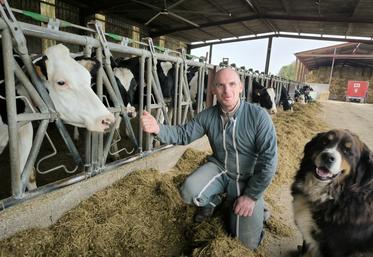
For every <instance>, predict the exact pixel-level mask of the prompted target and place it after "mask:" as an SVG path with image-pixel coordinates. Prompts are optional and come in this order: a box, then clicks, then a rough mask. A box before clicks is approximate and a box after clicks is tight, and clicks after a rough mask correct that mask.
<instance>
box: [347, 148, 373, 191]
mask: <svg viewBox="0 0 373 257" xmlns="http://www.w3.org/2000/svg"><path fill="white" fill-rule="evenodd" d="M351 189H352V190H353V191H354V192H358V193H359V194H361V195H362V196H363V197H367V196H369V195H371V194H372V193H373V154H372V152H371V151H370V150H369V148H368V147H367V146H366V145H365V144H363V150H362V152H361V156H360V159H359V162H358V164H357V168H356V174H355V176H354V182H353V184H352V185H351Z"/></svg>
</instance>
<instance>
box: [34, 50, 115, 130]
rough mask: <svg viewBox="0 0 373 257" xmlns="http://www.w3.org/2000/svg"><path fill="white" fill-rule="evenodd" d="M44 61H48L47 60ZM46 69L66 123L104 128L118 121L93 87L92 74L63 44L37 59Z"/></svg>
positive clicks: (51, 93) (55, 103) (50, 93)
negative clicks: (39, 59)
mask: <svg viewBox="0 0 373 257" xmlns="http://www.w3.org/2000/svg"><path fill="white" fill-rule="evenodd" d="M43 62H44V63H43ZM36 65H37V66H39V68H40V70H41V71H42V72H43V74H44V76H45V78H46V80H47V82H48V83H46V85H47V88H48V91H49V95H50V97H51V99H52V101H53V103H54V105H55V107H56V110H57V112H58V113H59V114H60V115H61V119H63V120H64V121H65V122H66V123H69V124H71V125H74V126H78V127H86V128H87V129H88V130H90V131H97V132H102V131H104V130H105V129H107V128H109V126H110V125H111V124H112V123H113V122H114V121H115V118H114V116H113V114H112V113H110V112H109V110H108V109H107V108H106V107H105V106H104V104H103V103H102V102H101V101H100V99H99V98H98V96H97V95H96V94H95V93H94V92H93V90H92V89H91V75H90V73H89V72H88V70H87V69H85V68H84V67H83V66H82V65H80V64H79V63H78V62H77V61H75V60H74V59H73V58H72V57H71V56H70V51H69V49H68V48H67V47H65V46H64V45H62V44H59V45H55V46H52V47H50V48H48V49H47V50H46V51H45V56H44V57H43V59H42V60H41V61H38V63H36Z"/></svg>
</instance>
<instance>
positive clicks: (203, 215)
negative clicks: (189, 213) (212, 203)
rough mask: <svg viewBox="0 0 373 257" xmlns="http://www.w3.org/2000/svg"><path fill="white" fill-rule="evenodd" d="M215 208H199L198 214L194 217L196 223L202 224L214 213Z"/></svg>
mask: <svg viewBox="0 0 373 257" xmlns="http://www.w3.org/2000/svg"><path fill="white" fill-rule="evenodd" d="M214 209H215V208H214V207H207V206H206V207H198V210H197V214H196V215H195V216H194V222H197V223H201V222H202V221H204V220H205V219H207V218H208V217H211V215H212V214H213V213H214Z"/></svg>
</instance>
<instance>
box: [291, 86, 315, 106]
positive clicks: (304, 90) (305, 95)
mask: <svg viewBox="0 0 373 257" xmlns="http://www.w3.org/2000/svg"><path fill="white" fill-rule="evenodd" d="M311 91H313V88H312V87H310V86H309V85H304V86H302V87H300V88H297V89H295V93H294V99H295V101H296V102H300V103H301V104H306V103H308V102H310V101H312V100H313V99H312V97H311V96H310V92H311Z"/></svg>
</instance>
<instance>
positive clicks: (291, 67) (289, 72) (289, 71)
mask: <svg viewBox="0 0 373 257" xmlns="http://www.w3.org/2000/svg"><path fill="white" fill-rule="evenodd" d="M277 75H278V76H280V77H282V78H284V79H290V80H295V61H294V62H292V63H290V64H288V65H285V66H282V67H281V69H280V71H279V72H278V74H277Z"/></svg>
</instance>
